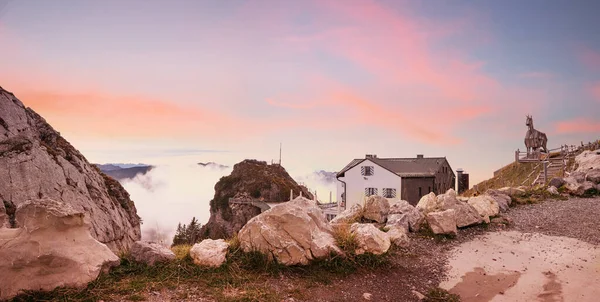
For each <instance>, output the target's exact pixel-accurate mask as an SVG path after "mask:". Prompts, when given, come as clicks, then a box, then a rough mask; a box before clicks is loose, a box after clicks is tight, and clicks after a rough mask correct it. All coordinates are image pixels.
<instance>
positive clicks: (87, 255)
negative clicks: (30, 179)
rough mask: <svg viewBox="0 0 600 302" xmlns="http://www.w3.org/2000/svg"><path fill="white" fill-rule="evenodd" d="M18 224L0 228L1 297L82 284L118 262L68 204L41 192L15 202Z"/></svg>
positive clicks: (86, 222) (0, 298) (81, 214)
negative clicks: (45, 196)
mask: <svg viewBox="0 0 600 302" xmlns="http://www.w3.org/2000/svg"><path fill="white" fill-rule="evenodd" d="M14 219H15V225H16V226H17V228H6V227H3V228H0V247H1V248H0V300H3V299H8V298H10V297H12V296H14V295H16V294H17V293H18V292H19V291H20V290H44V291H49V290H53V289H54V288H56V287H60V286H66V287H84V286H86V285H87V284H88V282H90V281H93V280H94V279H96V278H97V277H98V275H99V274H100V273H101V272H102V271H106V270H107V269H108V268H109V267H111V266H114V265H118V264H119V257H117V256H116V255H115V254H114V253H113V252H112V251H111V250H110V249H109V248H108V247H107V246H106V245H105V244H103V243H100V242H98V240H96V239H94V238H93V237H92V235H91V233H90V224H89V222H88V218H87V217H86V215H85V214H84V213H83V212H82V211H78V210H75V209H74V208H73V207H72V206H71V205H69V204H66V203H63V202H59V201H55V200H52V199H48V198H44V199H38V200H30V201H26V202H23V203H21V204H19V206H18V207H17V208H16V212H15V217H14Z"/></svg>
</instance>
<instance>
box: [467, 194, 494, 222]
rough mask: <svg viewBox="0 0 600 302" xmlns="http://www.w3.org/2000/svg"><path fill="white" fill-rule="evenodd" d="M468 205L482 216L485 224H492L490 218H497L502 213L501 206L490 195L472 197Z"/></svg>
mask: <svg viewBox="0 0 600 302" xmlns="http://www.w3.org/2000/svg"><path fill="white" fill-rule="evenodd" d="M468 203H469V205H471V206H472V207H473V208H475V210H477V213H479V216H481V218H482V219H483V221H485V223H490V217H494V216H497V215H498V213H500V206H499V205H498V203H497V202H496V200H495V199H494V198H492V197H491V196H489V195H480V196H476V197H471V198H469V201H468Z"/></svg>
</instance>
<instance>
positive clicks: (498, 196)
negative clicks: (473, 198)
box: [485, 190, 512, 212]
mask: <svg viewBox="0 0 600 302" xmlns="http://www.w3.org/2000/svg"><path fill="white" fill-rule="evenodd" d="M485 195H488V196H490V197H491V198H493V199H494V200H495V201H496V203H498V207H499V208H500V211H502V212H506V211H508V208H509V207H510V205H511V203H512V199H511V197H510V196H508V194H505V193H502V192H500V191H498V190H487V192H485Z"/></svg>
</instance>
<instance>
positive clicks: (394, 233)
mask: <svg viewBox="0 0 600 302" xmlns="http://www.w3.org/2000/svg"><path fill="white" fill-rule="evenodd" d="M386 234H387V235H388V237H389V238H390V242H391V243H392V244H394V245H395V246H400V247H407V246H408V244H409V240H408V235H407V234H406V230H405V229H404V228H401V227H396V226H393V227H391V228H390V229H389V230H388V231H387V233H386Z"/></svg>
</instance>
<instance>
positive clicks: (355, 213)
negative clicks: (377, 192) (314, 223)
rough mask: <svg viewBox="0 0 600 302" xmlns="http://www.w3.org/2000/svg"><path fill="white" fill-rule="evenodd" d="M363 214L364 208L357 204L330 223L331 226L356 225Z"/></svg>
mask: <svg viewBox="0 0 600 302" xmlns="http://www.w3.org/2000/svg"><path fill="white" fill-rule="evenodd" d="M362 214H363V207H362V206H361V205H360V204H355V205H353V206H352V207H350V208H349V209H346V210H344V211H343V212H341V213H339V214H338V215H337V216H335V218H333V219H332V220H331V221H330V223H331V224H340V223H355V222H358V221H360V219H361V218H362Z"/></svg>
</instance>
